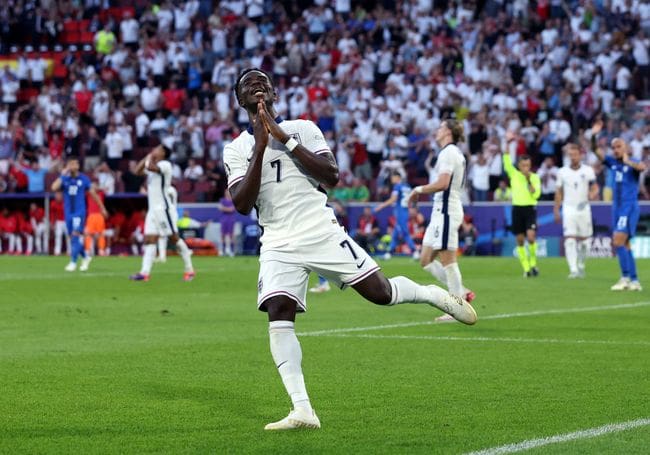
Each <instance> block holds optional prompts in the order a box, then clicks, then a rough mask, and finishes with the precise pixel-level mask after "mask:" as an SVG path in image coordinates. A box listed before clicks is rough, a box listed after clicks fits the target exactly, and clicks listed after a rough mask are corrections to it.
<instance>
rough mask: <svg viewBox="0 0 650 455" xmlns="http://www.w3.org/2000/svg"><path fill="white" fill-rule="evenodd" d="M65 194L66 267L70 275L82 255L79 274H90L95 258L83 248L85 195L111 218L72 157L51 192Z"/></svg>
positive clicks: (104, 214) (103, 213)
mask: <svg viewBox="0 0 650 455" xmlns="http://www.w3.org/2000/svg"><path fill="white" fill-rule="evenodd" d="M59 189H61V190H62V191H63V212H64V214H65V224H66V228H67V230H68V235H69V236H70V263H69V264H68V265H67V266H66V267H65V270H66V271H67V272H74V271H75V270H77V259H78V257H79V256H80V255H81V257H82V260H81V266H80V267H79V270H80V271H82V272H85V271H86V270H88V266H89V265H90V261H91V260H92V257H91V256H90V255H87V254H86V251H85V249H84V245H83V230H84V226H85V224H86V193H88V194H89V195H90V197H91V198H92V199H93V201H95V203H96V204H97V206H98V207H99V209H100V211H101V213H102V215H103V216H104V217H107V216H108V212H106V207H104V203H103V202H102V200H101V199H100V198H99V196H98V195H97V192H96V191H95V187H94V185H93V184H92V183H91V181H90V179H89V178H88V176H86V175H85V174H83V173H81V172H79V159H78V158H76V157H73V156H71V157H69V158H68V160H67V161H66V165H65V168H64V169H63V172H62V173H61V176H60V177H58V178H57V179H56V180H55V181H54V182H53V183H52V191H55V192H56V191H59Z"/></svg>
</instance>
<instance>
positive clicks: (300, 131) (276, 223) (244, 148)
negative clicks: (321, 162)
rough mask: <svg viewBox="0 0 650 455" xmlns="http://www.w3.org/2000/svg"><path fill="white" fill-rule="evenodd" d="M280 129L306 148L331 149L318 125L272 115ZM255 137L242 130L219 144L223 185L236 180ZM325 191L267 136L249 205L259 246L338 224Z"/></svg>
mask: <svg viewBox="0 0 650 455" xmlns="http://www.w3.org/2000/svg"><path fill="white" fill-rule="evenodd" d="M276 121H278V123H279V124H280V126H281V127H282V129H283V130H284V131H285V132H286V133H287V134H288V135H289V136H291V137H292V138H294V139H295V140H296V141H298V143H300V144H301V145H303V146H304V147H305V148H306V149H307V150H310V151H311V152H313V153H316V154H322V153H332V152H331V150H330V148H329V145H328V144H327V141H325V138H324V137H323V133H322V132H321V130H320V129H319V128H318V127H317V126H316V125H315V124H314V123H313V122H310V121H308V120H281V119H279V120H276ZM254 144H255V139H254V137H253V134H252V131H251V130H250V129H249V130H248V131H244V132H242V134H240V135H239V136H238V137H237V138H236V139H235V140H234V141H232V142H231V143H230V144H228V145H226V146H225V147H224V151H223V156H224V164H225V168H226V174H227V175H228V187H229V188H230V187H231V186H232V185H234V184H235V183H237V182H240V181H241V180H242V179H243V178H244V176H245V174H246V170H247V169H248V166H249V164H250V161H249V160H250V159H251V158H252V155H253V146H254ZM326 203H327V194H325V192H324V191H323V190H322V189H320V187H319V183H318V181H316V180H315V179H313V178H312V177H310V176H309V175H307V173H306V172H305V171H303V170H302V168H301V165H300V163H299V161H298V160H297V159H295V158H293V157H292V156H291V153H290V152H289V151H288V149H287V148H286V147H285V145H284V144H282V143H281V142H279V141H277V140H275V139H274V138H273V137H269V144H268V146H267V147H266V150H265V152H264V159H263V166H262V179H261V183H260V192H259V194H258V196H257V201H256V203H255V208H256V209H257V216H258V221H259V224H260V226H261V227H262V229H263V233H262V237H261V239H260V240H261V242H262V250H263V251H264V250H267V249H270V248H277V247H281V246H284V245H288V244H290V243H294V242H300V241H305V240H309V239H314V238H317V237H319V236H321V235H323V234H327V233H328V232H332V228H333V227H336V228H338V223H337V221H336V217H335V216H334V211H333V210H332V209H331V208H329V207H327V205H326Z"/></svg>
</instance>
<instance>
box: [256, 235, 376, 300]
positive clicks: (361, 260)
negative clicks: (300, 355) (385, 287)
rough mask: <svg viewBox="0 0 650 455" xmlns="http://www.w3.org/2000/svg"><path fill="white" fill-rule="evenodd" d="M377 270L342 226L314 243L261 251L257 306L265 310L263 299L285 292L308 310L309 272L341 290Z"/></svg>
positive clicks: (371, 259) (288, 245) (373, 262)
mask: <svg viewBox="0 0 650 455" xmlns="http://www.w3.org/2000/svg"><path fill="white" fill-rule="evenodd" d="M377 270H379V266H378V265H377V263H376V262H375V260H374V259H373V258H371V257H370V255H369V254H368V253H367V252H366V251H365V250H364V249H363V248H361V247H360V246H359V245H357V243H356V242H355V241H354V240H352V238H351V237H350V236H349V235H347V234H346V233H345V231H344V230H343V228H340V229H337V230H335V231H333V232H332V233H330V234H328V235H327V236H325V237H323V238H322V239H321V240H320V241H318V242H317V243H310V244H300V245H296V246H293V245H291V244H290V243H289V244H287V245H283V246H281V247H279V248H274V249H273V250H268V251H262V253H261V254H260V273H259V278H258V282H257V307H258V309H260V310H262V311H265V308H264V306H263V304H264V301H265V300H267V299H269V298H271V297H274V296H276V295H284V296H287V297H289V298H291V299H293V300H295V301H296V302H297V304H298V311H299V312H302V311H307V301H306V297H307V286H308V282H309V273H310V272H314V273H317V274H319V275H322V276H324V277H325V278H327V279H328V280H329V281H331V282H332V283H334V284H336V285H338V286H339V287H340V288H341V289H344V288H345V287H346V286H351V285H354V284H356V283H358V282H360V281H362V280H363V279H364V278H367V277H369V276H370V275H372V274H373V273H375V272H376V271H377Z"/></svg>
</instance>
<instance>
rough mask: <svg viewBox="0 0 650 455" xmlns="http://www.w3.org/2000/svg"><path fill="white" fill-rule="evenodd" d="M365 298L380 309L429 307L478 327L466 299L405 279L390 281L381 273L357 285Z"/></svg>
mask: <svg viewBox="0 0 650 455" xmlns="http://www.w3.org/2000/svg"><path fill="white" fill-rule="evenodd" d="M353 287H354V289H355V290H356V291H357V292H358V293H359V294H361V295H362V296H363V297H364V298H366V299H367V300H369V301H371V302H372V303H375V304H377V305H398V304H402V303H427V304H429V305H431V306H433V307H436V308H438V309H439V310H442V311H444V312H445V313H447V314H449V315H451V316H453V318H454V319H456V320H457V321H460V322H462V323H463V324H468V325H472V324H475V323H476V320H477V317H476V312H475V311H474V308H472V305H470V304H469V302H467V301H466V300H465V299H463V298H462V297H460V296H458V295H455V294H452V293H451V292H447V291H445V290H444V289H442V288H440V287H438V286H436V285H433V284H431V285H428V286H423V285H421V284H417V283H415V282H414V281H412V280H410V279H409V278H407V277H404V276H396V277H393V278H386V276H385V275H384V274H383V272H381V271H380V270H377V271H376V272H375V273H373V274H372V275H370V276H368V277H367V278H365V279H364V280H362V281H360V282H359V283H356V284H354V285H353Z"/></svg>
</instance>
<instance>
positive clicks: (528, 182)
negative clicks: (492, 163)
mask: <svg viewBox="0 0 650 455" xmlns="http://www.w3.org/2000/svg"><path fill="white" fill-rule="evenodd" d="M514 140H515V135H514V133H512V132H511V131H508V132H507V133H506V144H507V148H510V147H509V146H510V144H511V143H512V142H513V141H514ZM531 167H532V162H531V159H530V156H528V155H521V156H520V157H519V159H518V160H517V168H515V167H514V166H513V165H512V158H511V157H510V153H503V170H504V171H505V172H506V174H507V175H508V178H509V179H510V188H512V233H513V234H515V236H516V238H517V256H519V262H521V267H522V268H523V269H524V277H530V276H537V275H539V270H538V269H537V200H538V199H539V196H540V194H541V192H542V183H541V181H540V178H539V176H538V175H537V174H535V173H534V172H532V171H531ZM525 240H528V254H526V247H525V246H524V241H525Z"/></svg>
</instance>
